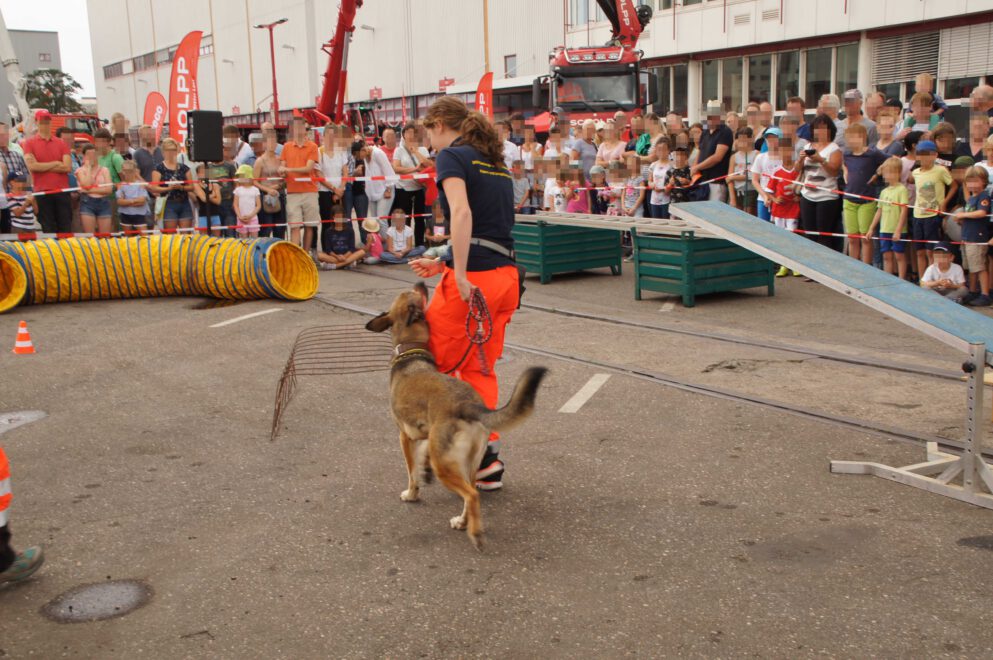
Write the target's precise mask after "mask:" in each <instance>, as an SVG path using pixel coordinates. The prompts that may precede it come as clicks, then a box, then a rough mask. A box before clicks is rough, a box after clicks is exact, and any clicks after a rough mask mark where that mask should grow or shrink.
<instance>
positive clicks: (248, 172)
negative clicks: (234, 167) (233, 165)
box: [237, 165, 255, 179]
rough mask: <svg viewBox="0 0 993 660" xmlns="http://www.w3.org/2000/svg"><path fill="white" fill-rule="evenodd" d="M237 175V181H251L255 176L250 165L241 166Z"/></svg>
mask: <svg viewBox="0 0 993 660" xmlns="http://www.w3.org/2000/svg"><path fill="white" fill-rule="evenodd" d="M237 175H238V178H239V179H251V178H252V177H254V176H255V170H254V169H253V168H252V166H251V165H242V166H241V167H239V168H238V172H237Z"/></svg>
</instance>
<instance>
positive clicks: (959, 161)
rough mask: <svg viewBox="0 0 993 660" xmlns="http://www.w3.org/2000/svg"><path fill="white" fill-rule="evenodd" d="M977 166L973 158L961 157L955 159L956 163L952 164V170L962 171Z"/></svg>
mask: <svg viewBox="0 0 993 660" xmlns="http://www.w3.org/2000/svg"><path fill="white" fill-rule="evenodd" d="M975 164H976V161H975V160H974V159H973V158H972V156H959V157H958V158H956V159H955V162H953V163H952V169H953V170H961V169H965V168H967V167H972V166H973V165H975Z"/></svg>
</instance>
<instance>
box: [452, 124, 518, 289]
mask: <svg viewBox="0 0 993 660" xmlns="http://www.w3.org/2000/svg"><path fill="white" fill-rule="evenodd" d="M435 167H436V169H437V172H438V174H437V181H438V199H439V200H440V201H441V209H442V211H443V212H444V213H445V219H447V220H449V221H451V218H452V211H451V208H450V207H449V206H448V199H446V197H445V190H444V187H443V186H442V183H443V182H444V180H445V179H448V178H456V179H462V180H463V181H465V188H466V195H468V197H469V210H470V211H471V212H472V237H473V238H485V239H486V240H488V241H493V242H494V243H497V244H499V245H501V246H503V247H505V248H507V249H508V250H513V249H514V239H513V238H511V236H510V231H511V230H512V229H513V228H514V180H513V178H512V177H511V176H510V172H508V171H507V168H506V167H505V166H504V163H503V161H502V160H501V161H500V162H499V163H497V164H495V165H494V164H493V163H490V162H488V161H487V160H486V158H485V157H484V156H483V155H482V154H481V153H479V151H477V150H476V149H475V148H474V147H471V146H469V145H467V144H460V143H459V142H458V141H456V142H454V143H453V144H452V146H450V147H447V148H445V149H442V150H441V151H439V152H438V158H437V159H436V160H435ZM513 263H514V262H513V261H512V260H511V259H510V258H509V257H506V256H504V255H502V254H498V253H497V252H494V251H493V250H489V249H487V248H484V247H482V246H480V245H470V246H469V259H468V263H467V266H466V270H469V271H480V270H493V269H495V268H500V267H501V266H509V265H512V264H513Z"/></svg>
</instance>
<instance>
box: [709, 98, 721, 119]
mask: <svg viewBox="0 0 993 660" xmlns="http://www.w3.org/2000/svg"><path fill="white" fill-rule="evenodd" d="M723 115H724V109H723V108H722V107H721V102H720V101H707V116H708V117H721V116H723Z"/></svg>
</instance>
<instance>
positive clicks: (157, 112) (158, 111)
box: [141, 92, 169, 144]
mask: <svg viewBox="0 0 993 660" xmlns="http://www.w3.org/2000/svg"><path fill="white" fill-rule="evenodd" d="M168 110H169V106H168V105H166V100H165V97H164V96H162V95H161V94H159V93H158V92H149V93H148V97H147V98H146V99H145V117H144V120H143V121H142V122H141V123H142V124H146V125H148V126H151V127H152V130H153V131H155V144H158V143H159V138H160V137H161V136H162V126H163V124H165V118H166V112H168Z"/></svg>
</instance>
